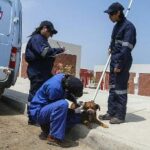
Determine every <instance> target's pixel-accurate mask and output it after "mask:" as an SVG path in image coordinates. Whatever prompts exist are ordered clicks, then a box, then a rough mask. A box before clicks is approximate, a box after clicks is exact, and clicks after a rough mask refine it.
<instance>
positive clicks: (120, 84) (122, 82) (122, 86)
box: [115, 65, 130, 120]
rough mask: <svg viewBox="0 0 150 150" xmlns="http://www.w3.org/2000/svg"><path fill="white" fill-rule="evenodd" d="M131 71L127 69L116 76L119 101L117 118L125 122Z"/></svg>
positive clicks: (117, 98)
mask: <svg viewBox="0 0 150 150" xmlns="http://www.w3.org/2000/svg"><path fill="white" fill-rule="evenodd" d="M129 66H130V65H129ZM129 69H130V67H126V68H125V69H124V70H123V71H122V72H121V73H119V74H117V76H116V89H115V93H116V100H117V114H116V117H117V118H119V119H121V120H125V116H126V110H127V108H126V106H127V87H128V80H129Z"/></svg>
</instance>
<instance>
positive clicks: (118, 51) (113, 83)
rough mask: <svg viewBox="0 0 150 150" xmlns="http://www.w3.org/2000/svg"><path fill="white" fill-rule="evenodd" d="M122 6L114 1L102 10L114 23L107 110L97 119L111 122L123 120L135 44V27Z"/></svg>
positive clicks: (115, 122)
mask: <svg viewBox="0 0 150 150" xmlns="http://www.w3.org/2000/svg"><path fill="white" fill-rule="evenodd" d="M123 10H124V7H123V6H122V5H121V4H120V3H118V2H116V3H113V4H111V5H110V6H109V8H108V10H106V11H104V12H105V13H107V14H108V15H109V18H110V20H111V21H112V22H113V23H115V22H116V24H115V26H114V28H113V32H112V36H111V38H112V39H111V43H110V47H109V51H110V53H111V62H110V78H109V86H110V90H109V98H108V111H107V113H106V114H105V115H103V116H99V119H102V120H110V123H111V124H120V123H123V122H124V121H125V116H126V105H127V85H128V80H129V70H130V67H131V65H132V56H131V52H132V50H133V48H134V46H135V44H136V29H135V27H134V25H133V24H132V23H131V22H130V21H128V20H127V19H126V18H125V16H124V13H123Z"/></svg>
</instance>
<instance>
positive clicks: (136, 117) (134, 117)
mask: <svg viewBox="0 0 150 150" xmlns="http://www.w3.org/2000/svg"><path fill="white" fill-rule="evenodd" d="M144 120H145V118H144V117H141V116H139V115H135V114H133V113H128V114H127V115H126V122H140V121H144Z"/></svg>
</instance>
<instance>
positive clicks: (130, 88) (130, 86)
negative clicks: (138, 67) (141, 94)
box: [128, 72, 136, 94]
mask: <svg viewBox="0 0 150 150" xmlns="http://www.w3.org/2000/svg"><path fill="white" fill-rule="evenodd" d="M135 75H136V74H135V73H132V72H131V73H130V78H129V81H128V92H129V93H130V94H134V77H135Z"/></svg>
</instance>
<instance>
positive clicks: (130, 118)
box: [4, 78, 150, 150]
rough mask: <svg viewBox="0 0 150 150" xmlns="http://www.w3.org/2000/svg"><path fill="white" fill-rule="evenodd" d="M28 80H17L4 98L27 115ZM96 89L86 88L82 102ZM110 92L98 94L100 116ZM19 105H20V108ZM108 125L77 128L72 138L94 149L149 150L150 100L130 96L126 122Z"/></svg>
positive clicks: (104, 109) (73, 130)
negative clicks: (107, 126) (11, 99)
mask: <svg viewBox="0 0 150 150" xmlns="http://www.w3.org/2000/svg"><path fill="white" fill-rule="evenodd" d="M28 90H29V81H28V80H27V79H22V78H18V80H17V83H16V85H15V86H12V87H11V88H10V89H8V90H6V91H5V93H4V96H6V97H10V98H13V100H14V101H10V103H11V104H12V105H16V109H19V111H22V112H25V110H26V103H27V96H28ZM94 92H95V90H94V89H84V93H85V94H84V95H83V96H82V98H80V99H79V100H83V101H89V100H92V99H93V96H94ZM107 98H108V92H99V93H98V95H97V98H96V103H98V104H100V106H101V111H100V112H99V113H100V114H104V113H105V112H106V110H107ZM18 102H19V105H18ZM104 122H105V123H106V124H108V125H109V128H108V129H104V128H102V127H98V126H97V125H93V129H91V130H89V129H87V128H86V127H85V126H83V125H77V126H75V127H74V128H73V129H72V130H71V132H70V134H69V135H67V136H68V137H69V138H71V139H74V140H75V139H77V138H79V139H80V141H81V142H83V143H85V144H87V145H88V146H89V147H91V149H94V150H120V149H123V150H138V149H139V150H149V149H150V137H149V136H150V97H144V96H136V95H129V98H128V105H127V115H126V122H125V123H122V124H120V125H111V124H109V122H108V121H104Z"/></svg>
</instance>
